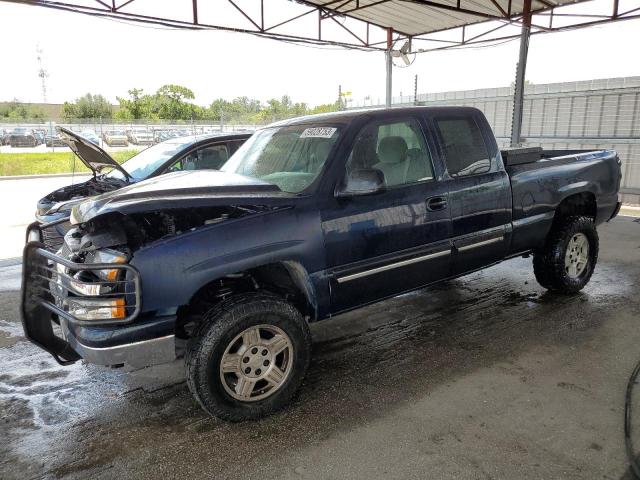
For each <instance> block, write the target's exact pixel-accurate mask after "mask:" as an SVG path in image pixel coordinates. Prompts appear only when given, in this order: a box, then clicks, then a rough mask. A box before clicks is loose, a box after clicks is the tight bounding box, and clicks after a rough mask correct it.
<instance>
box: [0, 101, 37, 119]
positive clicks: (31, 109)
mask: <svg viewBox="0 0 640 480" xmlns="http://www.w3.org/2000/svg"><path fill="white" fill-rule="evenodd" d="M0 118H6V119H11V120H14V121H15V120H41V119H43V118H44V112H43V111H42V110H41V109H40V108H38V107H36V106H33V105H29V104H27V103H22V102H20V100H18V99H17V98H14V99H13V100H11V101H10V102H4V103H0Z"/></svg>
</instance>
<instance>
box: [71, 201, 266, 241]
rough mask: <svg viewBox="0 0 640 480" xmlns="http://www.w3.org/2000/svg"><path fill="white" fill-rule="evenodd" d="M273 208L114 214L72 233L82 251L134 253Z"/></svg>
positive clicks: (98, 218) (253, 206) (89, 223)
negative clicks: (183, 235) (161, 241)
mask: <svg viewBox="0 0 640 480" xmlns="http://www.w3.org/2000/svg"><path fill="white" fill-rule="evenodd" d="M274 208H277V207H269V206H260V205H249V206H246V205H244V206H220V207H202V208H189V209H173V210H165V211H152V212H143V213H136V214H130V215H123V214H120V213H111V214H107V215H104V216H100V217H97V218H95V219H93V220H91V221H89V222H87V223H85V224H83V225H82V226H81V228H77V229H73V230H72V231H71V232H70V233H71V234H72V235H75V236H76V238H81V239H82V240H81V241H80V242H79V243H78V244H77V247H76V248H77V249H78V251H79V252H86V251H90V250H96V249H100V248H107V247H110V248H113V247H123V248H126V249H127V250H128V251H130V252H135V251H136V250H138V249H140V248H141V247H143V246H145V245H148V244H150V243H152V242H155V241H157V240H160V239H164V238H169V237H173V236H176V235H181V234H183V233H186V232H189V231H192V230H195V229H197V228H199V227H203V226H206V225H214V224H217V223H221V222H224V221H226V220H230V219H234V218H240V217H244V216H246V215H251V214H256V213H260V212H265V211H269V210H273V209H274Z"/></svg>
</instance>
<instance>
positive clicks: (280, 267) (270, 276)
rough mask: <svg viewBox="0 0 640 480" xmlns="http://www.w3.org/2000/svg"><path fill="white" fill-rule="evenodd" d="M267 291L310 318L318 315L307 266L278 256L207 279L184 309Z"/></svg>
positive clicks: (197, 308)
mask: <svg viewBox="0 0 640 480" xmlns="http://www.w3.org/2000/svg"><path fill="white" fill-rule="evenodd" d="M250 291H267V292H269V293H272V294H275V295H277V296H279V297H281V298H284V299H285V300H287V301H289V302H291V304H292V305H294V306H295V307H296V308H297V309H298V310H299V311H300V313H301V314H302V315H303V317H305V318H306V319H307V321H309V322H311V321H314V320H316V319H317V318H318V300H317V295H316V289H315V287H314V284H313V282H312V281H311V276H310V275H309V273H308V272H307V270H306V268H305V267H304V266H303V265H302V264H301V263H300V262H298V261H295V260H279V261H274V262H269V263H264V264H260V265H255V266H251V267H248V268H245V269H243V270H241V271H237V272H233V273H229V274H226V275H223V276H218V277H216V278H213V279H208V280H207V281H206V282H205V283H204V284H202V285H201V286H200V287H199V288H198V289H197V290H196V291H195V293H194V294H193V295H192V296H191V298H190V299H189V302H188V304H187V305H186V306H185V307H183V310H186V311H190V312H193V311H194V310H201V309H202V305H203V304H204V305H205V306H207V307H210V306H211V305H212V304H215V303H218V302H220V301H222V300H224V299H226V298H227V297H229V296H231V295H233V294H236V293H242V292H250Z"/></svg>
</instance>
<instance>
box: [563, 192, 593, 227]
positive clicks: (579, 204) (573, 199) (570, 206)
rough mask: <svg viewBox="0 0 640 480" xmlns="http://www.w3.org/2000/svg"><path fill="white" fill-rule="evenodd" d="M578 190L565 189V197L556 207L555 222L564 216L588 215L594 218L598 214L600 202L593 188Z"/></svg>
mask: <svg viewBox="0 0 640 480" xmlns="http://www.w3.org/2000/svg"><path fill="white" fill-rule="evenodd" d="M585 187H587V185H583V186H582V189H580V190H579V191H576V189H565V191H564V192H562V191H561V193H563V194H564V195H563V198H562V200H561V201H560V203H559V204H558V206H557V207H556V209H555V214H554V219H553V220H554V223H555V222H558V221H561V220H562V219H564V218H567V217H572V216H586V217H591V218H593V219H594V220H595V219H596V216H597V214H598V202H597V200H596V195H595V194H594V193H593V191H591V189H588V188H585Z"/></svg>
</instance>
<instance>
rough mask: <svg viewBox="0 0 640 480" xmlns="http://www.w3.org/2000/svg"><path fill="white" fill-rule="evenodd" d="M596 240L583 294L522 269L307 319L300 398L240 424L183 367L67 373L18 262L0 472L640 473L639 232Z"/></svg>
mask: <svg viewBox="0 0 640 480" xmlns="http://www.w3.org/2000/svg"><path fill="white" fill-rule="evenodd" d="M600 236H601V254H600V262H599V265H598V267H597V269H596V272H595V274H594V276H593V278H592V280H591V283H590V284H589V285H588V286H587V288H586V289H585V290H584V292H583V293H581V294H579V295H576V296H571V297H562V296H555V295H552V294H549V293H546V292H545V291H544V290H542V289H541V288H540V287H539V286H538V285H537V284H536V282H535V280H534V277H533V273H532V269H531V260H530V259H515V260H511V261H509V262H507V263H505V264H502V265H499V266H497V267H493V268H490V269H488V270H485V271H483V272H479V273H476V274H473V275H469V276H467V277H464V278H462V279H459V280H456V281H451V282H448V283H446V284H444V285H442V286H439V287H437V288H431V289H427V290H423V291H419V292H416V293H413V294H409V295H404V296H401V297H397V298H395V299H392V300H389V301H386V302H384V303H381V304H378V305H374V306H371V307H368V308H366V309H364V310H360V311H357V312H353V313H350V314H347V315H343V316H340V317H336V318H334V319H331V320H328V321H325V322H321V323H318V324H315V325H314V327H313V336H314V356H313V362H312V365H311V368H310V371H309V374H308V376H307V379H306V381H305V383H304V385H303V388H302V390H301V392H300V395H299V396H298V398H297V400H296V401H295V402H294V404H293V405H292V406H291V407H290V408H288V409H287V410H285V411H283V412H282V413H279V414H277V415H275V416H273V417H271V418H268V419H266V420H263V421H260V422H253V423H243V424H229V423H224V422H222V421H219V420H216V419H212V418H209V417H207V416H206V415H205V414H204V413H203V412H202V411H201V410H200V408H199V407H198V406H197V405H196V403H195V402H194V400H193V399H192V397H191V395H190V394H189V392H188V390H187V387H186V384H185V382H184V380H183V378H182V365H181V364H180V362H175V363H174V364H171V365H165V366H161V367H155V368H149V369H144V370H139V371H137V372H130V373H127V372H124V371H122V370H109V369H104V368H99V367H95V366H87V365H83V364H81V363H80V364H75V365H73V366H71V367H60V366H58V365H57V364H56V363H55V362H54V361H53V360H52V359H51V358H50V357H49V356H48V355H47V354H45V353H43V352H41V351H40V350H38V349H37V348H36V347H35V346H33V345H31V344H29V343H27V342H26V341H25V340H24V339H23V338H22V331H21V327H20V324H19V319H18V301H19V292H18V291H16V289H17V288H18V276H19V271H20V267H19V266H17V265H15V262H11V261H9V262H6V261H5V262H4V263H2V262H0V290H1V291H0V363H1V364H2V365H3V368H2V371H1V372H0V413H1V418H2V421H1V422H0V477H1V478H3V479H25V478H59V477H64V478H77V479H84V478H149V479H151V478H159V477H162V478H166V479H168V478H185V477H189V478H196V479H197V478H203V479H204V478H230V479H233V478H242V479H245V480H246V479H252V478H260V479H265V478H274V479H275V478H283V479H298V478H335V479H343V478H357V479H360V478H362V479H370V478H415V479H421V480H423V479H425V478H434V479H435V478H438V479H440V478H451V479H485V478H486V479H489V478H493V479H502V478H505V479H516V478H517V479H526V478H532V479H533V478H535V479H551V478H562V479H585V478H599V479H620V478H624V479H631V478H632V477H631V475H630V473H629V472H628V471H627V465H626V460H625V456H624V443H623V435H622V422H623V401H624V389H625V385H626V381H627V378H628V376H629V374H630V373H631V370H632V369H633V367H634V366H635V363H636V362H637V361H638V358H639V357H640V348H639V345H640V331H639V330H638V315H639V313H640V298H639V297H638V295H637V290H638V282H639V281H640V223H638V221H635V220H633V219H632V218H629V217H620V218H618V219H616V220H614V221H613V222H611V223H610V224H606V225H604V226H603V227H602V228H600ZM635 423H638V422H635ZM639 443H640V442H639Z"/></svg>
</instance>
